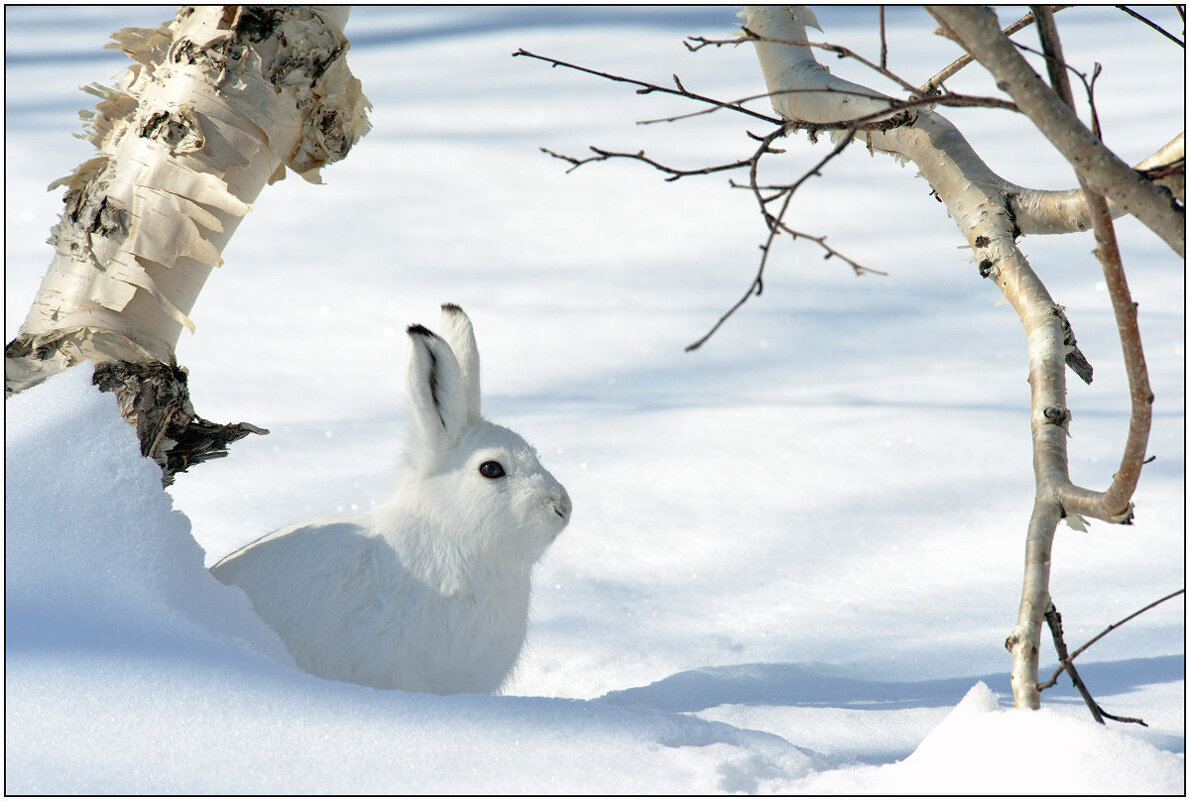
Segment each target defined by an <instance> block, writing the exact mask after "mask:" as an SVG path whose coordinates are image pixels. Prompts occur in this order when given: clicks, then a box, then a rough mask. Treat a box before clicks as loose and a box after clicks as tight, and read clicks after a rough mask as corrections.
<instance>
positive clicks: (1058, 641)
mask: <svg viewBox="0 0 1190 801" xmlns="http://www.w3.org/2000/svg"><path fill="white" fill-rule="evenodd" d="M1045 619H1046V622H1047V623H1049V626H1050V633H1051V634H1052V635H1053V638H1054V650H1056V651H1057V652H1058V658H1059V659H1062V660H1065V659H1067V658H1068V657H1067V654H1066V639H1065V638H1064V637H1063V636H1062V616H1061V615H1060V614H1058V610H1057V608H1056V607H1055V606H1054V603H1053V601H1050V605H1049V608H1048V609H1046V610H1045ZM1066 672H1067V673H1069V674H1070V680H1071V681H1073V682H1074V686H1075V688H1076V689H1077V690H1078V692H1079V695H1081V696H1082V697H1083V702H1084V703H1085V704H1086V705H1087V709H1089V710H1091V717H1092V718H1094V719H1095V722H1096V723H1098V724H1100V725H1102V726H1106V725H1107V723H1106V722H1105V721H1104V718H1107V719H1108V720H1114V721H1116V722H1117V723H1138V724H1140V725H1141V726H1144V727H1145V728H1148V726H1149V724H1147V723H1145V722H1144V721H1143V720H1142V719H1140V718H1130V717H1124V716H1122V715H1113V714H1111V713H1110V712H1108V711H1107V710H1105V709H1104V708H1103V707H1101V706H1100V705H1099V704H1098V703H1097V702H1096V701H1095V699H1094V698H1092V697H1091V691H1090V690H1089V689H1088V688H1087V685H1086V682H1084V681H1083V679H1082V677H1081V676H1079V675H1078V671H1077V670H1075V668H1074V665H1071V664H1067V665H1066ZM1050 686H1052V684H1051V685H1050ZM1039 691H1040V689H1039Z"/></svg>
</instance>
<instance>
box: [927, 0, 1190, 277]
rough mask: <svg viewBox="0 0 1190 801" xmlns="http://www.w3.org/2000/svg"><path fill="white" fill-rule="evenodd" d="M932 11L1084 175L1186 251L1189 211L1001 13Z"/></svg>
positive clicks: (1171, 244)
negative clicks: (1070, 96) (1122, 152)
mask: <svg viewBox="0 0 1190 801" xmlns="http://www.w3.org/2000/svg"><path fill="white" fill-rule="evenodd" d="M929 10H930V13H931V14H933V15H934V16H935V17H936V18H937V19H938V20H939V22H941V23H942V24H944V25H945V26H946V27H948V28H949V29H950V30H951V31H952V32H953V33H954V34H955V36H956V38H957V39H958V40H959V41H960V42H961V43H962V44H963V46H964V48H965V49H966V50H967V51H968V52H969V53H971V55H973V56H975V58H976V59H977V60H978V61H979V63H980V64H982V65H983V66H984V67H985V68H986V69H987V70H988V72H990V73H991V74H992V76H993V77H994V78H995V79H996V85H997V86H999V87H1000V88H1001V89H1002V90H1004V91H1005V92H1007V93H1008V94H1009V95H1011V96H1012V99H1013V100H1014V101H1015V102H1016V104H1017V106H1018V107H1019V108H1020V110H1021V111H1022V112H1024V113H1025V114H1026V115H1027V116H1028V117H1029V119H1030V120H1031V121H1032V122H1033V124H1034V125H1036V126H1037V129H1038V130H1039V131H1041V132H1042V133H1043V134H1044V135H1045V137H1046V138H1047V139H1049V141H1050V143H1051V144H1053V146H1054V147H1055V148H1057V149H1058V151H1059V152H1061V153H1062V155H1063V156H1064V157H1065V158H1066V160H1067V161H1069V162H1070V164H1071V166H1072V167H1074V170H1075V172H1076V173H1078V176H1079V179H1080V180H1081V181H1083V182H1085V183H1086V185H1087V186H1088V187H1089V188H1090V189H1092V190H1093V191H1095V192H1098V193H1099V194H1101V195H1104V196H1106V197H1109V198H1111V199H1112V200H1113V201H1115V202H1116V203H1118V204H1119V205H1121V206H1123V207H1124V208H1125V209H1126V210H1127V211H1128V212H1129V213H1131V214H1133V215H1134V216H1135V217H1136V218H1137V219H1138V220H1140V221H1141V222H1142V223H1144V224H1145V225H1146V226H1148V227H1149V229H1150V230H1152V231H1153V232H1154V233H1155V234H1157V235H1158V236H1159V237H1161V239H1162V240H1164V241H1165V243H1166V244H1167V245H1169V247H1170V248H1171V249H1173V251H1174V252H1175V253H1177V254H1178V255H1179V256H1182V257H1185V255H1186V214H1185V210H1184V209H1178V208H1177V207H1176V205H1175V204H1174V203H1172V197H1171V195H1170V193H1169V192H1163V191H1162V190H1161V189H1160V188H1158V187H1156V186H1154V185H1153V184H1152V183H1151V182H1150V181H1147V180H1144V179H1143V178H1141V177H1140V176H1139V175H1137V174H1136V172H1135V171H1134V170H1133V169H1132V168H1131V167H1129V166H1128V165H1127V164H1125V163H1124V162H1123V161H1121V160H1120V159H1119V158H1118V157H1117V156H1116V155H1115V154H1114V153H1112V152H1111V151H1110V150H1108V149H1107V148H1106V147H1104V146H1103V143H1102V142H1100V141H1099V137H1097V136H1095V135H1094V134H1093V133H1092V132H1091V131H1090V130H1088V129H1087V127H1086V126H1085V125H1083V124H1082V122H1081V121H1080V120H1079V119H1078V116H1077V115H1076V114H1075V113H1074V111H1073V109H1071V108H1070V107H1068V106H1067V105H1066V104H1065V103H1063V102H1062V101H1061V100H1060V99H1059V98H1058V97H1057V95H1055V94H1054V92H1052V91H1051V90H1050V88H1049V85H1048V84H1046V83H1045V81H1043V80H1042V79H1041V77H1040V76H1038V75H1037V73H1036V72H1034V71H1033V69H1032V68H1031V67H1030V66H1029V64H1028V62H1026V61H1025V59H1024V58H1023V57H1022V56H1021V55H1020V53H1018V52H1017V51H1016V48H1014V47H1011V46H1007V47H1004V46H996V45H999V44H1002V43H1003V39H1004V35H1003V34H1002V33H1001V32H1000V25H999V23H998V22H997V21H996V15H995V13H994V12H992V11H991V10H990V9H988V8H983V7H976V6H967V7H958V6H930V7H929Z"/></svg>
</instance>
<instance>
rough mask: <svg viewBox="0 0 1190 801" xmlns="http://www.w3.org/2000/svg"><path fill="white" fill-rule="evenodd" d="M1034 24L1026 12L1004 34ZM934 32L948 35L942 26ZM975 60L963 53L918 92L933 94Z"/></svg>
mask: <svg viewBox="0 0 1190 801" xmlns="http://www.w3.org/2000/svg"><path fill="white" fill-rule="evenodd" d="M1064 8H1070V6H1053V10H1054V11H1061V10H1062V9H1064ZM1032 24H1033V14H1032V13H1029V14H1026V15H1025V16H1023V17H1021V18H1020V19H1018V20H1017V21H1016V22H1014V23H1012V24H1011V25H1009V26H1008V27H1007V28H1005V29H1004V35H1005V36H1012V35H1013V34H1014V33H1016V32H1017V31H1019V30H1021V29H1023V28H1027V27H1029V26H1030V25H1032ZM934 33H936V34H939V35H943V36H945V35H946V34H945V33H944V32H943V30H942V29H941V28H939V29H938V30H936V31H934ZM974 60H975V58H974V57H973V56H972V55H971V54H970V53H965V54H963V55H962V56H961V57H959V58H957V59H955V60H954V61H952V62H951V63H950V64H948V65H947V66H945V67H943V68H942V70H941V71H940V72H939V73H938V74H937V75H935V76H934V77H933V78H930V79H929V80H928V81H926V82H925V83H924V84H922V86H921V88H920V89H918V90H917V94H919V95H932V94H933V93H934V92H937V91H938V90H939V89H940V88H941V87H942V82H943V81H945V80H947V79H949V78H951V77H953V76H954V74H955V73H956V72H958V71H959V70H961V69H962V68H963V67H965V66H967V65H968V64H970V63H971V62H972V61H974Z"/></svg>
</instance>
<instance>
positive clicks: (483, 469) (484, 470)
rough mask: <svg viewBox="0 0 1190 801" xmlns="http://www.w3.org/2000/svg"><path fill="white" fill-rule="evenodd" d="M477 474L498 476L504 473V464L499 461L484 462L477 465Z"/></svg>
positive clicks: (491, 476) (487, 476) (490, 476)
mask: <svg viewBox="0 0 1190 801" xmlns="http://www.w3.org/2000/svg"><path fill="white" fill-rule="evenodd" d="M479 474H480V475H481V476H483V477H484V478H500V477H501V476H503V475H504V465H502V464H500V463H499V462H484V463H483V464H481V465H480V466H479Z"/></svg>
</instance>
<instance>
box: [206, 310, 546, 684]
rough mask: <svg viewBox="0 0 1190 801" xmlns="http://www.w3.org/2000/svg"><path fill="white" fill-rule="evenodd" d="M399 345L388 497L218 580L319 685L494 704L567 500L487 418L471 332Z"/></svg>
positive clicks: (225, 569)
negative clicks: (405, 359) (400, 379)
mask: <svg viewBox="0 0 1190 801" xmlns="http://www.w3.org/2000/svg"><path fill="white" fill-rule="evenodd" d="M442 325H443V328H442V330H443V337H444V338H440V337H438V336H437V335H435V334H434V333H433V332H432V331H429V330H428V329H426V328H423V327H422V326H420V325H412V326H410V327H409V329H408V333H409V338H410V339H411V340H412V345H413V350H412V356H411V358H410V361H409V379H408V380H409V401H410V412H411V418H412V422H413V432H412V441H411V443H410V448H409V451H410V452H409V457H408V464H407V465H406V469H405V470H404V471H403V473H402V475H401V477H400V478H399V480H398V486H397V491H396V494H395V496H394V497H393V498H392V500H390V501H389V502H388V503H386V504H385V505H383V506H380V507H377V508H376V509H374V510H372V511H371V512H369V513H366V514H360V515H351V516H343V517H328V518H322V519H318V520H312V521H310V522H308V523H302V524H300V525H296V526H291V527H288V528H284V529H281V530H280V531H276V532H274V533H272V534H269V535H267V536H265V537H263V538H262V539H259V540H257V541H255V542H253V543H251V544H250V545H247V546H245V547H243V548H241V549H240V550H238V551H236V552H234V553H232V554H230V555H229V556H227V557H225V558H224V559H223V560H222V561H220V562H219V563H218V564H216V565H215V566H214V567H212V568H211V572H212V573H213V574H214V575H215V577H216V578H218V579H219V580H220V581H222V582H223V583H224V584H233V585H235V586H238V587H240V588H241V589H243V590H244V592H246V593H247V594H248V597H249V598H251V600H252V605H253V606H254V607H255V609H256V612H257V613H258V614H259V615H260V617H261V618H263V619H264V621H265V622H266V623H268V624H269V625H270V626H271V627H272V628H273V629H274V630H276V632H277V633H278V634H279V635H280V636H281V639H282V640H283V641H284V642H285V644H286V646H287V647H288V648H289V651H290V653H291V654H293V657H294V659H295V660H296V661H297V664H298V665H299V666H300V667H301V668H303V669H304V670H306V671H308V672H310V673H313V674H314V675H316V676H322V677H324V678H328V679H335V680H339V681H347V682H353V683H356V684H364V685H369V686H372V687H380V688H399V689H403V690H412V691H418V692H433V693H459V692H494V691H496V690H498V689H499V688H500V686H501V684H502V683H503V682H504V681H505V679H506V678H507V677H508V675H509V673H510V672H511V671H512V667H513V665H514V663H515V662H516V660H517V656H518V655H519V654H520V651H521V646H522V645H523V644H524V641H525V630H526V626H527V623H528V616H529V575H530V572H531V570H532V568H533V565H534V563H535V562H537V560H538V559H540V558H541V556H542V554H543V553H544V552H545V550H546V548H547V547H549V545H550V543H552V542H553V541H554V539H555V538H556V537H557V536H558V534H559V533H561V531H562V529H563V528H565V527H566V524H567V523H568V522H569V520H570V497H569V496H568V495H567V494H566V490H565V489H564V488H563V487H562V485H561V484H559V483H558V482H557V481H556V480H555V479H554V477H553V476H552V475H550V474H549V472H548V471H547V470H546V469H545V468H544V467H542V466H541V463H540V462H539V461H538V460H537V455H536V453H535V452H534V450H533V448H532V447H530V446H529V444H528V443H527V442H525V440H523V439H522V438H521V437H520V436H518V435H517V434H515V433H514V432H512V431H510V430H509V429H507V428H503V427H502V426H498V425H495V424H493V423H489V422H487V421H486V420H484V419H483V418H482V417H481V416H480V411H479V408H480V401H479V351H478V349H477V347H476V344H475V335H474V333H473V332H472V328H471V321H470V320H468V319H467V316H466V315H465V314H464V313H463V310H462V309H460V308H459V307H458V306H455V305H453V304H446V305H444V306H443V307H442Z"/></svg>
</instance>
